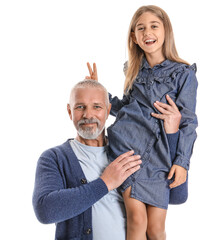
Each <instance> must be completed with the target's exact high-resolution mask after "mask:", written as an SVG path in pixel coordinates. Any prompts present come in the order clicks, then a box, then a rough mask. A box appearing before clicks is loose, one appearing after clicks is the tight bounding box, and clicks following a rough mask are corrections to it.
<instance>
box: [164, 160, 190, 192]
mask: <svg viewBox="0 0 217 240" xmlns="http://www.w3.org/2000/svg"><path fill="white" fill-rule="evenodd" d="M174 174H175V179H174V182H172V183H171V184H170V185H169V186H170V188H174V187H178V186H179V185H181V184H183V183H185V181H186V178H187V170H186V169H185V168H183V167H181V166H179V165H175V164H174V165H173V166H172V167H171V169H170V172H169V175H168V179H171V178H172V177H173V175H174Z"/></svg>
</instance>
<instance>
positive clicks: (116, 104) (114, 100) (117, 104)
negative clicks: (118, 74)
mask: <svg viewBox="0 0 217 240" xmlns="http://www.w3.org/2000/svg"><path fill="white" fill-rule="evenodd" d="M109 101H110V103H111V105H112V107H111V111H110V114H111V115H112V116H115V117H116V116H117V114H118V112H119V110H120V109H121V108H122V107H123V106H124V105H126V104H129V95H124V96H123V98H122V99H121V100H120V99H119V98H118V97H112V95H111V94H110V93H109Z"/></svg>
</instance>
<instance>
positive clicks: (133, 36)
mask: <svg viewBox="0 0 217 240" xmlns="http://www.w3.org/2000/svg"><path fill="white" fill-rule="evenodd" d="M131 38H132V40H133V42H134V43H135V44H138V42H137V40H136V36H135V33H134V32H131Z"/></svg>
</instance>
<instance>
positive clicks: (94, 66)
mask: <svg viewBox="0 0 217 240" xmlns="http://www.w3.org/2000/svg"><path fill="white" fill-rule="evenodd" d="M87 67H88V71H89V73H90V76H86V77H85V79H93V80H96V81H98V76H97V68H96V63H94V64H93V70H92V68H91V66H90V63H89V62H88V63H87Z"/></svg>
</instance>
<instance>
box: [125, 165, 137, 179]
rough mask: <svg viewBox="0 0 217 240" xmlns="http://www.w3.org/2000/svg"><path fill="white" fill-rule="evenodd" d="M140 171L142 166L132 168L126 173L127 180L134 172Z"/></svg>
mask: <svg viewBox="0 0 217 240" xmlns="http://www.w3.org/2000/svg"><path fill="white" fill-rule="evenodd" d="M139 169H140V165H137V166H135V167H133V168H130V169H129V170H127V171H126V172H125V178H126V179H127V178H128V177H129V176H130V175H132V174H133V173H134V172H136V171H138V170H139Z"/></svg>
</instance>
